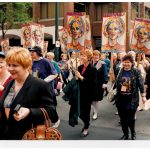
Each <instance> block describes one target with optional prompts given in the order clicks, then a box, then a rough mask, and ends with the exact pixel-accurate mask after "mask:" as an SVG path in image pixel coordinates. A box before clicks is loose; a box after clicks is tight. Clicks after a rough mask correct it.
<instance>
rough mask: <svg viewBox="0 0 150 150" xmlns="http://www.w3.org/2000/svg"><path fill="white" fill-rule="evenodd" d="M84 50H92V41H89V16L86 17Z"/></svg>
mask: <svg viewBox="0 0 150 150" xmlns="http://www.w3.org/2000/svg"><path fill="white" fill-rule="evenodd" d="M85 49H88V50H93V48H92V41H91V27H90V19H89V15H86V36H85Z"/></svg>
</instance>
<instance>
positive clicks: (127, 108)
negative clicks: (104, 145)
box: [116, 54, 146, 140]
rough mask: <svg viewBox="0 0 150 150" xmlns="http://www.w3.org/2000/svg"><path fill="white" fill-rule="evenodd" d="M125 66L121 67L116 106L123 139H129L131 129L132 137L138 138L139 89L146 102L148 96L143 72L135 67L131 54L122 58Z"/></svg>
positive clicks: (117, 84)
mask: <svg viewBox="0 0 150 150" xmlns="http://www.w3.org/2000/svg"><path fill="white" fill-rule="evenodd" d="M122 61H123V63H122V64H123V68H122V69H121V71H120V73H119V76H118V80H117V82H116V86H117V100H116V107H117V109H118V114H119V117H120V120H121V126H122V131H123V133H124V135H123V136H122V137H121V139H123V140H128V139H129V129H130V131H131V139H132V140H135V139H136V132H135V113H136V111H137V107H138V105H139V90H140V93H141V95H142V101H143V103H145V101H146V97H145V93H144V82H143V79H142V76H141V73H140V71H139V70H138V69H136V68H134V67H133V66H134V60H133V57H132V56H131V55H129V54H127V55H125V56H124V57H123V59H122Z"/></svg>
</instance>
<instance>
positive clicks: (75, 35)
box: [68, 16, 85, 51]
mask: <svg viewBox="0 0 150 150" xmlns="http://www.w3.org/2000/svg"><path fill="white" fill-rule="evenodd" d="M68 33H69V36H70V37H71V38H72V42H70V43H69V45H68V47H69V48H71V49H75V50H81V51H82V50H84V41H85V22H84V21H83V19H82V17H80V16H71V17H70V18H69V20H68Z"/></svg>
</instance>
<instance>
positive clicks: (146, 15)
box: [145, 7, 150, 19]
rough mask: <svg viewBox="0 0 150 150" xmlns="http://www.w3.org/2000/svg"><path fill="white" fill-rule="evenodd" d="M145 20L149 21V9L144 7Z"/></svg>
mask: <svg viewBox="0 0 150 150" xmlns="http://www.w3.org/2000/svg"><path fill="white" fill-rule="evenodd" d="M145 18H146V19H150V8H148V7H145Z"/></svg>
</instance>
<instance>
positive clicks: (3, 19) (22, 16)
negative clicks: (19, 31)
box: [0, 2, 33, 39]
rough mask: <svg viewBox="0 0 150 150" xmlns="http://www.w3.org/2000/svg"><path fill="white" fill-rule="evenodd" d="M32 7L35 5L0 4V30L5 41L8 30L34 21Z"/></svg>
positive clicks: (19, 3)
mask: <svg viewBox="0 0 150 150" xmlns="http://www.w3.org/2000/svg"><path fill="white" fill-rule="evenodd" d="M32 5H33V3H22V2H9V3H4V2H0V30H1V31H2V38H3V39H4V38H5V34H6V32H7V31H8V29H11V28H15V27H16V26H17V25H18V24H20V23H25V22H29V21H32Z"/></svg>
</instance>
